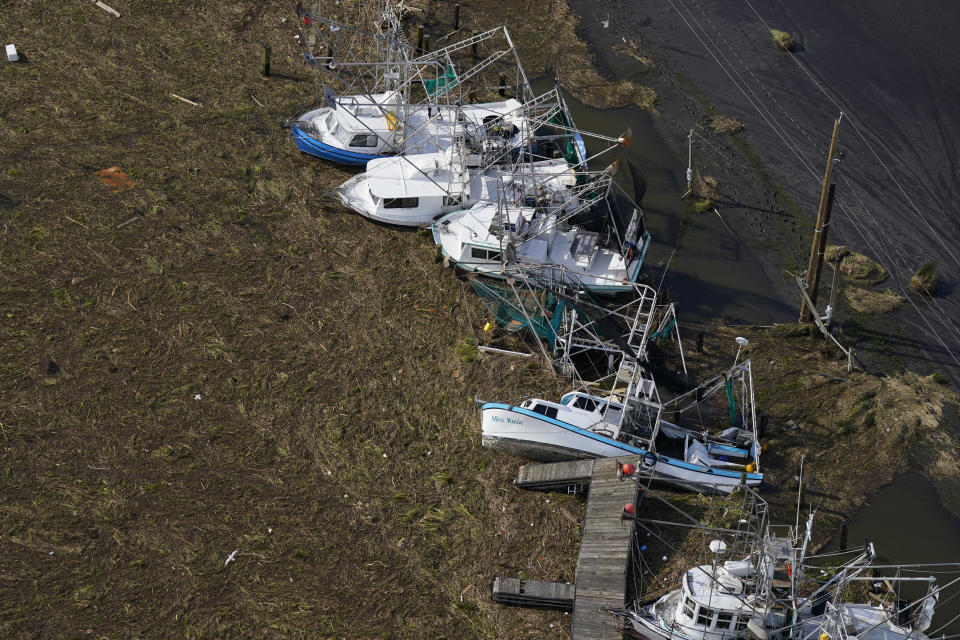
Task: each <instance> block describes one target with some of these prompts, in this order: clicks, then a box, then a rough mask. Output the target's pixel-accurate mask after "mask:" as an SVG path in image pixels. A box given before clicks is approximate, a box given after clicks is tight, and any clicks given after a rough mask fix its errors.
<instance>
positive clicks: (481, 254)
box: [470, 247, 500, 260]
mask: <svg viewBox="0 0 960 640" xmlns="http://www.w3.org/2000/svg"><path fill="white" fill-rule="evenodd" d="M470 257H471V258H477V259H479V260H499V259H500V252H499V251H496V250H494V249H483V248H481V247H470Z"/></svg>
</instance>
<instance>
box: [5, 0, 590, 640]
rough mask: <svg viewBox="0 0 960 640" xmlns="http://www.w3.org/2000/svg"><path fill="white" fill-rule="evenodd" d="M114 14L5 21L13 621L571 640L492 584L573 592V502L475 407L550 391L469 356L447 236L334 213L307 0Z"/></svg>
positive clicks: (142, 632)
mask: <svg viewBox="0 0 960 640" xmlns="http://www.w3.org/2000/svg"><path fill="white" fill-rule="evenodd" d="M112 4H113V5H114V6H115V7H116V8H117V9H118V10H120V11H121V13H122V14H123V17H122V18H120V19H116V18H113V17H112V16H110V15H108V14H106V13H105V12H103V11H101V10H100V9H98V8H97V7H95V6H93V5H91V4H87V3H81V2H76V3H62V4H55V5H51V4H50V3H40V2H28V3H17V4H10V3H6V4H5V6H4V7H3V12H4V23H5V26H6V27H7V28H6V29H5V30H4V36H5V37H9V39H10V40H11V41H14V42H16V44H17V45H18V48H19V49H20V50H21V51H22V52H23V53H24V54H25V56H26V57H27V60H28V61H27V63H25V64H16V65H14V64H4V65H2V66H0V81H2V86H3V91H2V94H0V114H2V125H0V150H2V151H0V155H2V159H3V162H2V170H0V215H2V227H0V230H2V234H3V236H2V245H0V264H2V267H3V268H2V272H0V306H2V313H3V322H2V324H0V345H2V347H0V348H2V358H0V362H2V365H0V388H2V391H3V399H4V401H3V403H2V406H0V424H2V436H0V446H2V447H3V452H4V454H3V477H4V492H3V493H4V500H3V503H2V506H0V532H2V536H3V541H4V542H3V546H4V553H3V556H2V559H0V602H2V605H0V635H2V636H4V637H23V638H33V637H36V638H41V637H42V638H74V637H76V638H86V637H98V638H99V637H108V638H130V637H141V636H143V637H190V638H200V637H221V638H222V637H252V636H257V637H331V638H333V637H384V638H386V637H397V638H421V637H492V636H498V637H520V636H523V637H539V636H543V637H552V636H556V633H559V629H560V623H562V621H563V616H562V615H561V614H557V613H546V614H544V613H536V612H528V611H524V610H520V609H504V608H500V607H495V606H494V605H492V604H491V603H490V602H489V597H488V595H487V594H488V591H489V585H490V582H491V580H492V577H493V576H494V575H496V574H497V573H498V572H499V573H505V574H508V575H529V576H531V577H537V578H541V579H547V580H560V579H567V580H572V579H573V575H572V572H573V567H574V563H575V560H576V558H575V550H576V545H577V543H578V538H579V536H578V535H577V533H576V524H575V523H576V521H577V517H578V514H579V513H580V511H581V510H582V503H581V502H580V501H578V500H576V499H573V498H569V499H568V498H559V497H554V498H553V499H552V500H550V502H546V500H545V497H544V496H543V495H538V494H527V493H521V492H519V491H517V490H515V489H514V488H512V486H511V485H510V483H509V479H510V477H511V476H512V474H513V473H514V471H515V469H516V466H517V461H516V460H511V459H508V458H504V457H501V456H495V455H491V454H490V453H488V452H487V451H485V450H483V449H482V448H481V447H480V445H479V437H478V436H479V416H478V413H477V411H476V410H475V408H474V406H473V402H472V399H473V397H474V396H475V395H480V396H482V397H488V398H489V397H519V396H520V395H522V394H524V393H531V392H533V391H534V390H535V391H537V392H538V393H552V391H553V390H554V389H555V388H558V385H559V384H560V383H559V381H557V380H555V379H554V378H552V377H551V376H549V375H548V374H547V373H546V372H544V371H543V370H541V369H540V368H539V367H537V366H534V367H533V368H528V367H524V366H523V365H522V364H518V363H515V362H511V361H505V360H501V359H484V358H481V359H479V360H475V361H473V362H461V361H460V359H458V357H457V356H456V347H457V345H458V344H460V343H462V342H464V341H465V340H467V339H469V338H470V336H471V334H472V330H471V326H472V324H471V320H472V321H473V324H476V323H478V322H479V320H480V316H481V313H482V309H481V307H480V305H479V303H478V301H477V300H476V299H475V297H473V296H471V295H467V293H466V290H467V289H468V288H467V287H466V286H465V285H464V284H463V283H462V282H460V281H458V280H457V279H455V278H454V276H453V274H452V272H450V271H447V270H444V269H443V268H442V267H441V266H440V265H438V264H436V263H435V262H434V251H433V247H432V243H431V242H430V241H429V240H428V239H427V238H426V237H423V236H422V235H421V234H417V233H415V232H409V231H400V230H394V229H389V228H385V227H381V226H377V225H375V224H371V223H370V222H368V221H366V220H363V219H361V218H360V217H358V216H356V215H352V214H349V213H346V212H345V211H344V210H342V209H341V208H339V207H338V206H332V205H331V204H330V203H329V201H326V200H324V198H323V195H324V193H325V192H326V191H327V190H329V189H330V188H331V187H333V186H335V185H336V184H338V183H339V182H341V181H342V180H344V179H345V178H346V177H347V175H348V174H347V173H345V172H344V171H342V170H340V169H338V168H335V167H333V166H331V165H328V164H325V163H322V162H319V161H315V160H313V159H311V158H309V157H306V156H303V155H301V154H300V153H299V152H298V151H297V150H296V148H295V146H294V145H293V143H292V141H291V140H290V139H289V137H288V135H287V134H286V132H285V131H284V130H283V129H281V127H280V122H281V120H283V119H285V118H287V117H289V116H291V115H294V114H296V113H298V112H302V111H303V110H305V109H306V108H307V107H308V106H310V105H311V104H312V103H313V96H314V86H313V81H312V77H311V75H310V71H309V70H308V68H307V67H306V66H305V65H304V64H303V63H302V58H301V57H300V56H299V53H298V51H297V49H296V47H295V41H294V40H293V38H292V35H293V33H295V29H294V28H293V27H292V26H291V24H292V23H293V22H294V10H293V5H292V4H288V3H280V2H268V3H239V4H238V3H218V4H214V3H199V2H179V3H164V2H142V3H132V2H130V3H127V2H119V1H118V2H114V3H112ZM282 18H287V22H286V23H284V22H282ZM263 43H269V44H271V45H272V48H273V71H274V74H275V76H274V77H271V78H263V77H261V76H260V56H261V45H262V44H263ZM171 93H175V94H178V95H180V96H183V97H185V98H188V99H190V100H193V101H195V102H197V103H199V104H200V106H197V107H194V106H191V105H189V104H186V103H184V102H182V101H180V100H177V99H175V98H172V97H171V96H170V94H171ZM261 105H262V106H261ZM111 166H119V167H121V168H122V169H123V170H124V171H125V172H126V173H127V174H129V176H130V177H131V179H132V180H134V181H135V182H136V186H135V187H134V188H133V189H130V190H127V191H123V192H119V193H114V192H113V190H112V189H110V188H109V187H107V186H106V185H105V184H103V183H102V182H101V181H100V180H99V178H98V177H96V176H95V175H94V172H95V171H98V170H100V169H104V168H107V167H111ZM131 220H132V221H131ZM481 324H482V323H481ZM234 550H239V551H238V553H237V555H236V559H235V561H234V562H232V563H230V564H229V565H226V566H225V564H224V563H225V560H226V558H227V557H228V556H229V555H230V554H231V553H232V552H233V551H234ZM550 622H554V623H557V626H556V629H557V631H554V632H551V631H550V628H549V623H550Z"/></svg>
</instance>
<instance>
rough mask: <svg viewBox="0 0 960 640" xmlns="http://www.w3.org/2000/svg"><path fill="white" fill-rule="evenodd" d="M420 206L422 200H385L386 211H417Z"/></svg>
mask: <svg viewBox="0 0 960 640" xmlns="http://www.w3.org/2000/svg"><path fill="white" fill-rule="evenodd" d="M419 206H420V198H384V199H383V208H384V209H416V208H417V207H419Z"/></svg>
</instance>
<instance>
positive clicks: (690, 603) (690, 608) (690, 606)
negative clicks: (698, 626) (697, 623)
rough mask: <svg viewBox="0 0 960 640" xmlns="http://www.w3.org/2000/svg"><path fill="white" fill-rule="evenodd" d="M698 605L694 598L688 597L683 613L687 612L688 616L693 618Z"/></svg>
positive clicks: (684, 603)
mask: <svg viewBox="0 0 960 640" xmlns="http://www.w3.org/2000/svg"><path fill="white" fill-rule="evenodd" d="M696 608H697V605H695V604H694V603H693V600H691V599H690V598H687V599H686V600H684V602H683V613H684V614H686V616H687V617H688V618H690V619H691V620H693V612H694V611H695V610H696Z"/></svg>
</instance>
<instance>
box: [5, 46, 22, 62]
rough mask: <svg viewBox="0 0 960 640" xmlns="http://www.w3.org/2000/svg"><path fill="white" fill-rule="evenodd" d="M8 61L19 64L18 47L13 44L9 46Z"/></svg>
mask: <svg viewBox="0 0 960 640" xmlns="http://www.w3.org/2000/svg"><path fill="white" fill-rule="evenodd" d="M7 60H9V61H10V62H19V61H20V54H18V53H17V46H16V45H13V44H8V45H7Z"/></svg>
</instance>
